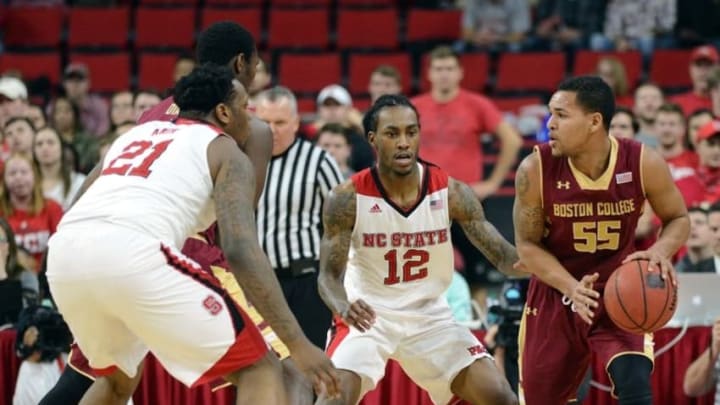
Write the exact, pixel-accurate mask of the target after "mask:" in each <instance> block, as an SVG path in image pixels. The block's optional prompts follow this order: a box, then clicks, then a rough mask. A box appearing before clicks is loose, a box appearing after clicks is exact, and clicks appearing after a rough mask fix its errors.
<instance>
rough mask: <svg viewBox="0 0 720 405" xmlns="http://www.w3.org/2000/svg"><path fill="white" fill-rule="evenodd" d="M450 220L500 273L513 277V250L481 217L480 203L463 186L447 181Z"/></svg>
mask: <svg viewBox="0 0 720 405" xmlns="http://www.w3.org/2000/svg"><path fill="white" fill-rule="evenodd" d="M449 192H450V195H449V205H450V216H451V219H453V220H455V221H457V222H458V224H460V226H461V227H462V228H463V231H465V235H467V237H468V239H469V240H470V242H472V244H473V245H475V247H477V248H478V249H479V250H480V251H481V252H482V253H483V254H484V255H485V257H487V259H488V260H489V261H490V262H491V263H492V264H494V265H495V267H497V268H498V269H499V270H500V271H502V272H503V273H506V274H513V275H514V274H515V273H516V272H515V271H514V270H513V268H512V266H513V264H514V263H515V262H517V260H518V256H517V251H516V250H515V247H513V246H512V245H511V244H510V243H509V242H508V241H507V240H506V239H505V238H504V237H503V236H502V235H501V234H500V232H498V230H497V229H496V228H495V227H494V226H493V225H492V224H491V223H490V222H488V220H487V219H486V218H485V212H484V211H483V208H482V205H481V204H480V201H478V199H477V197H476V196H475V194H474V193H473V192H472V190H471V189H470V187H468V185H467V184H465V183H462V182H459V181H456V180H451V183H450V189H449Z"/></svg>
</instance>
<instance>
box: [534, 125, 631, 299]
mask: <svg viewBox="0 0 720 405" xmlns="http://www.w3.org/2000/svg"><path fill="white" fill-rule="evenodd" d="M610 140H611V145H612V146H611V152H610V160H609V163H608V167H607V169H606V170H605V172H604V173H603V174H602V175H601V176H600V177H599V178H598V179H596V180H592V179H590V178H589V177H587V176H586V175H584V174H583V173H582V172H580V171H579V170H576V169H575V167H574V166H573V165H572V163H571V162H570V160H569V159H568V158H567V157H553V156H552V152H551V148H550V145H548V144H543V145H539V146H538V147H536V148H537V151H538V153H539V157H540V161H541V171H542V173H541V174H542V198H543V209H544V211H545V222H546V223H545V226H546V229H545V235H544V236H543V239H542V242H543V244H544V246H545V247H546V248H547V249H548V251H550V252H551V253H552V254H553V255H554V256H555V257H557V259H558V260H559V261H560V263H561V264H562V265H563V266H564V267H565V268H566V269H567V270H568V271H569V272H570V273H571V274H572V275H573V276H575V277H576V278H578V279H580V278H581V277H582V276H584V275H586V274H592V273H594V272H598V273H599V274H600V278H599V280H598V284H600V285H602V284H604V282H605V281H606V280H607V279H608V277H610V274H611V273H612V272H613V270H615V269H616V268H617V267H618V266H619V265H620V264H621V262H622V261H623V260H624V259H625V257H627V255H628V254H630V253H632V252H633V251H634V250H635V247H634V246H635V244H634V243H635V228H636V227H637V222H638V218H639V217H640V214H641V213H642V209H643V204H644V203H645V192H644V188H643V184H642V171H641V162H642V145H641V144H640V143H638V142H635V141H633V140H627V139H615V138H613V137H610Z"/></svg>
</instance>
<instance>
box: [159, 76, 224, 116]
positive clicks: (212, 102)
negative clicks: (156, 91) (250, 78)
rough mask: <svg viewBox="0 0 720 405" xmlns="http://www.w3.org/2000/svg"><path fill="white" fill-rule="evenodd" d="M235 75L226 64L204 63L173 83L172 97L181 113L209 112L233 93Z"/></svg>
mask: <svg viewBox="0 0 720 405" xmlns="http://www.w3.org/2000/svg"><path fill="white" fill-rule="evenodd" d="M234 78H235V75H234V74H233V72H232V70H230V68H229V67H227V66H224V65H223V66H220V65H216V64H214V63H206V64H204V65H201V66H199V67H196V68H195V69H193V71H192V72H190V74H189V75H187V76H184V77H183V78H181V79H180V80H179V81H178V82H177V84H176V85H175V91H174V93H173V97H174V98H175V104H177V106H178V107H179V108H180V111H181V114H183V115H185V114H188V113H189V114H193V113H194V114H197V113H200V114H203V115H205V114H209V113H210V112H211V111H212V110H213V109H214V108H215V106H217V105H218V104H220V103H227V102H228V101H229V100H230V98H231V97H232V93H233V79H234Z"/></svg>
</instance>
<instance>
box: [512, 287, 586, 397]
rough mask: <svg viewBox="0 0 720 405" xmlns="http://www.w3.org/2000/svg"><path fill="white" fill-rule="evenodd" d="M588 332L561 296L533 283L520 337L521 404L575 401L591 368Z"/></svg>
mask: <svg viewBox="0 0 720 405" xmlns="http://www.w3.org/2000/svg"><path fill="white" fill-rule="evenodd" d="M587 329H588V326H587V325H586V324H584V323H583V322H582V320H581V319H580V317H578V316H577V315H576V314H575V313H574V312H572V309H571V307H570V306H569V305H564V303H563V300H562V295H560V294H559V293H558V292H557V291H556V290H554V289H552V288H551V287H548V286H546V285H544V284H541V283H540V282H538V281H536V280H535V279H533V280H531V282H530V287H529V289H528V299H527V303H526V304H525V311H524V314H523V317H522V320H521V323H520V334H519V337H518V342H519V350H520V358H519V360H518V362H519V368H520V386H519V390H518V396H519V400H520V404H522V405H558V404H565V403H567V402H568V401H570V400H571V399H573V398H575V397H576V395H577V389H578V387H579V386H580V384H581V382H582V380H583V377H584V376H585V372H586V371H587V368H588V366H589V364H590V348H589V344H588V341H587V339H586V338H585V336H586V335H587ZM568 359H573V361H568Z"/></svg>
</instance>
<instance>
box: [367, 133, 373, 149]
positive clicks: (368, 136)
mask: <svg viewBox="0 0 720 405" xmlns="http://www.w3.org/2000/svg"><path fill="white" fill-rule="evenodd" d="M367 140H368V143H370V145H373V146H375V132H374V131H369V132H368V133H367Z"/></svg>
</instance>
